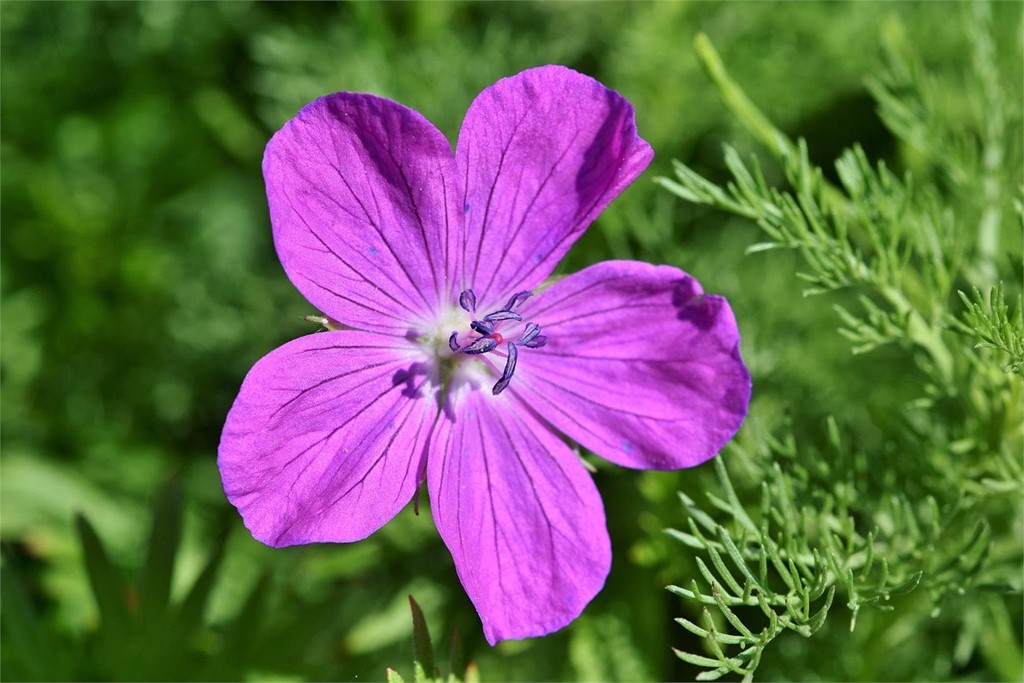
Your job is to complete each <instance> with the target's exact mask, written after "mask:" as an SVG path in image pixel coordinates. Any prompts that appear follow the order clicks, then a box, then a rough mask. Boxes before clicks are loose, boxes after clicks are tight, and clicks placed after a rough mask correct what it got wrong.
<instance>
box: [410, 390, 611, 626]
mask: <svg viewBox="0 0 1024 683" xmlns="http://www.w3.org/2000/svg"><path fill="white" fill-rule="evenodd" d="M427 484H428V486H429V489H430V500H431V511H432V513H433V515H434V522H435V524H437V528H438V531H440V532H441V537H442V538H443V539H444V542H445V544H446V545H447V546H448V549H449V550H450V551H451V553H452V557H453V558H454V560H455V569H456V570H457V572H458V574H459V579H460V580H461V581H462V585H463V586H464V587H465V589H466V592H467V593H468V594H469V597H470V599H471V600H472V601H473V604H474V605H475V606H476V609H477V611H478V612H479V613H480V619H481V621H482V622H483V626H484V635H485V636H486V637H487V640H488V642H490V643H491V644H492V645H493V644H494V643H496V642H498V641H499V640H505V639H509V638H526V637H530V636H539V635H544V634H546V633H551V632H552V631H556V630H558V629H560V628H562V627H563V626H565V625H566V624H568V623H569V622H570V621H572V620H573V619H575V618H576V617H577V616H579V614H580V612H582V611H583V608H584V607H585V606H586V605H587V603H588V602H590V600H591V599H593V597H594V596H595V595H596V594H597V592H598V591H599V590H600V589H601V587H602V586H603V585H604V581H605V578H606V577H607V575H608V569H609V567H610V566H611V546H610V542H609V540H608V531H607V528H606V527H605V518H604V508H603V506H602V504H601V499H600V497H599V496H598V493H597V489H596V487H595V486H594V483H593V481H592V480H591V479H590V476H589V475H588V474H587V472H586V470H585V469H584V468H583V465H582V464H581V463H580V462H579V459H578V458H577V457H576V456H575V455H574V454H573V453H572V452H571V451H570V450H569V448H568V447H567V446H566V445H565V443H563V442H562V440H561V439H559V438H558V437H557V436H555V435H554V434H553V433H552V432H551V431H550V430H549V429H548V428H547V426H546V425H544V424H542V423H540V422H538V421H537V420H536V418H534V417H533V415H532V414H531V413H530V412H529V411H528V410H527V409H526V408H525V407H524V406H522V405H521V404H518V403H517V402H516V401H514V400H507V399H506V397H505V396H498V397H494V396H491V395H490V392H486V393H485V392H480V391H472V392H469V393H467V394H465V395H464V396H463V397H462V398H461V399H460V401H459V405H458V410H457V411H455V417H454V421H452V419H451V418H450V417H448V416H447V415H446V414H442V416H441V418H440V420H439V422H438V424H437V427H436V429H435V432H434V437H433V439H432V442H431V449H430V456H429V458H428V459H427Z"/></svg>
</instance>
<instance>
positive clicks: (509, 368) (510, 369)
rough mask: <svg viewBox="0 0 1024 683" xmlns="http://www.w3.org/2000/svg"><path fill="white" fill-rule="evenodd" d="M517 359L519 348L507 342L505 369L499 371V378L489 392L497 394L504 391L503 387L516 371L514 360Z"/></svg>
mask: <svg viewBox="0 0 1024 683" xmlns="http://www.w3.org/2000/svg"><path fill="white" fill-rule="evenodd" d="M518 359H519V349H518V348H516V345H515V344H514V343H512V342H509V343H508V359H507V360H506V361H505V371H504V372H502V373H501V379H499V380H498V383H497V384H495V385H494V388H493V389H491V393H492V394H494V395H495V396H497V395H498V394H500V393H501V392H503V391H505V387H507V386H508V383H509V382H511V381H512V375H514V374H515V372H516V361H517V360H518Z"/></svg>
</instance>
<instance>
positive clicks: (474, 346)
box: [448, 289, 548, 396]
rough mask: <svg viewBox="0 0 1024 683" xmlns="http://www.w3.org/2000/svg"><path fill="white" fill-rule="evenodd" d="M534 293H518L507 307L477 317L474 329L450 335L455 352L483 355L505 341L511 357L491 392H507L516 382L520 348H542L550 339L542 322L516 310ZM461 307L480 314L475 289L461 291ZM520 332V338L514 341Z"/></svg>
mask: <svg viewBox="0 0 1024 683" xmlns="http://www.w3.org/2000/svg"><path fill="white" fill-rule="evenodd" d="M531 296H533V292H517V293H516V294H513V295H512V298H511V299H509V300H508V303H507V304H505V306H504V308H500V309H498V310H496V311H491V312H490V313H488V314H487V315H485V316H483V317H482V318H480V319H477V320H473V321H472V322H471V323H470V324H469V327H470V331H465V332H461V333H460V332H459V331H458V330H454V331H453V332H452V334H451V336H450V337H448V348H450V349H451V350H452V352H453V353H465V354H469V355H481V354H485V353H490V352H491V351H494V350H495V349H497V348H498V347H500V346H501V345H502V344H505V345H506V348H507V352H508V357H507V358H506V359H505V369H504V370H503V371H502V373H501V379H499V380H498V382H497V383H496V384H495V385H494V387H493V388H492V389H491V393H493V394H494V395H495V396H497V395H498V394H500V393H501V392H503V391H504V390H505V387H507V386H508V383H509V382H511V381H512V375H514V374H515V371H516V363H517V362H518V361H519V347H520V346H525V347H526V348H528V349H538V348H540V347H542V346H544V345H545V344H547V343H548V338H547V337H545V336H544V335H542V334H541V333H540V325H538V324H537V323H532V322H524V321H523V316H522V315H520V314H519V313H517V312H516V309H517V308H518V307H519V306H521V305H522V304H523V302H524V301H526V300H527V299H529V298H530V297H531ZM459 306H461V307H462V308H463V310H465V311H466V312H467V313H472V314H476V294H474V293H473V290H472V289H467V290H465V291H463V292H462V293H461V294H459ZM502 327H504V328H505V334H504V335H503V334H502V333H501V332H499V328H502ZM519 328H521V329H519ZM517 332H518V334H519V338H518V339H517V340H516V341H512V338H513V337H515V333H517ZM510 333H512V334H510Z"/></svg>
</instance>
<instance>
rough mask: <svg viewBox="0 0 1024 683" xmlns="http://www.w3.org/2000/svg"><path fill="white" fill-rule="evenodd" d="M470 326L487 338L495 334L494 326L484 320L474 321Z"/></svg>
mask: <svg viewBox="0 0 1024 683" xmlns="http://www.w3.org/2000/svg"><path fill="white" fill-rule="evenodd" d="M469 326H470V327H472V328H473V330H474V331H476V332H479V333H480V334H482V335H484V336H485V337H486V336H487V335H489V334H490V333H492V332H494V325H492V324H490V323H485V322H484V321H483V320H474V321H473V322H471V323H470V324H469Z"/></svg>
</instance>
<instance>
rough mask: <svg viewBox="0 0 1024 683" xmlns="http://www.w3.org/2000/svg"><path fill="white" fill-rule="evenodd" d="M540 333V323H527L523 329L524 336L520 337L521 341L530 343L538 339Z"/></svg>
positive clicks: (521, 342)
mask: <svg viewBox="0 0 1024 683" xmlns="http://www.w3.org/2000/svg"><path fill="white" fill-rule="evenodd" d="M538 334H540V325H538V324H537V323H526V328H525V329H524V330H523V336H522V337H520V338H519V343H520V344H529V343H530V342H531V341H533V340H534V339H536V337H537V335H538Z"/></svg>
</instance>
